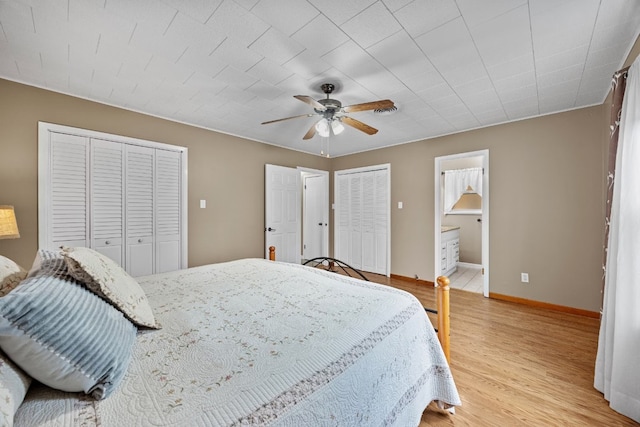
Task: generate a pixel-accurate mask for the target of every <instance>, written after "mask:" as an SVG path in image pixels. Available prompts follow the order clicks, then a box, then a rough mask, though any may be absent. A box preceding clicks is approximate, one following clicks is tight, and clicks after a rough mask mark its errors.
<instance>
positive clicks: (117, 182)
mask: <svg viewBox="0 0 640 427" xmlns="http://www.w3.org/2000/svg"><path fill="white" fill-rule="evenodd" d="M90 165H91V167H90V171H91V193H90V195H89V197H90V200H91V202H90V203H89V206H90V208H91V209H90V211H91V228H92V233H91V234H92V241H93V244H92V245H91V247H92V248H93V249H95V250H96V251H98V252H100V253H102V254H104V255H106V256H108V257H109V258H111V259H113V260H114V261H115V262H117V263H118V264H119V265H121V266H124V253H125V252H124V221H123V218H124V213H123V207H124V200H123V191H124V176H123V171H124V145H123V144H119V143H117V142H112V141H103V140H98V139H94V140H91V163H90Z"/></svg>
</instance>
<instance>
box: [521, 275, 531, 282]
mask: <svg viewBox="0 0 640 427" xmlns="http://www.w3.org/2000/svg"><path fill="white" fill-rule="evenodd" d="M520 281H521V282H522V283H529V273H520Z"/></svg>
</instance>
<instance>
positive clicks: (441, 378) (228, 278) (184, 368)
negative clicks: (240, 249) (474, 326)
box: [16, 259, 460, 427]
mask: <svg viewBox="0 0 640 427" xmlns="http://www.w3.org/2000/svg"><path fill="white" fill-rule="evenodd" d="M139 281H140V284H141V285H142V287H143V288H144V290H145V292H146V293H147V296H148V298H149V301H150V303H151V305H152V307H153V309H154V314H155V315H156V318H157V319H158V320H159V321H160V323H161V324H162V329H161V330H158V331H143V332H141V333H140V334H139V337H138V341H137V344H136V347H135V351H134V356H133V360H132V363H131V365H130V366H129V369H128V373H127V376H126V378H125V380H124V382H123V384H122V385H121V387H120V388H119V389H118V390H117V391H116V392H115V393H114V394H113V395H112V396H111V397H109V398H107V399H106V400H103V401H100V402H94V401H91V400H89V399H88V398H79V397H78V395H77V394H70V393H62V392H56V391H53V390H50V389H48V388H45V387H42V386H35V387H33V386H32V387H33V388H32V390H30V392H29V395H28V396H27V399H26V400H25V403H24V404H23V405H22V407H21V408H20V411H19V412H18V414H17V418H16V426H27V425H28V426H33V425H38V426H39V425H42V426H58V425H60V426H91V425H101V426H105V427H111V426H118V427H119V426H131V427H133V426H241V425H277V426H296V427H297V426H325V425H326V426H361V425H398V426H417V425H418V423H419V420H420V416H421V414H422V412H423V410H424V409H425V407H426V406H427V404H428V403H429V402H430V401H432V400H439V401H441V402H444V403H447V404H451V405H459V404H460V399H459V397H458V393H457V391H456V388H455V385H454V382H453V379H452V377H451V373H450V371H449V368H448V366H447V363H446V360H445V358H444V355H443V353H442V350H441V348H440V345H439V343H438V340H437V337H436V334H435V333H434V331H433V328H432V326H431V324H430V323H429V321H428V319H427V317H426V315H425V313H424V310H423V308H422V306H421V305H420V303H419V302H418V300H417V299H416V298H414V297H413V296H412V295H410V294H408V293H406V292H403V291H400V290H397V289H394V288H390V287H386V286H381V285H376V284H372V283H368V282H363V281H359V280H355V279H351V278H348V277H344V276H340V275H337V274H334V273H328V272H324V271H321V270H318V269H312V268H307V267H302V266H295V265H290V264H282V263H277V262H270V261H265V260H260V259H248V260H239V261H233V262H228V263H222V264H214V265H208V266H203V267H197V268H192V269H188V270H182V271H177V272H172V273H166V274H161V275H155V276H148V277H145V278H141V279H140V280H139Z"/></svg>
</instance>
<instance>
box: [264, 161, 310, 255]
mask: <svg viewBox="0 0 640 427" xmlns="http://www.w3.org/2000/svg"><path fill="white" fill-rule="evenodd" d="M265 166H266V167H265V196H264V199H265V226H264V232H265V238H264V240H265V258H268V257H269V247H270V246H275V248H276V260H278V261H284V262H291V263H300V256H301V251H300V225H301V212H300V211H301V209H300V206H301V203H300V171H298V170H297V169H293V168H286V167H283V166H276V165H269V164H267V165H265Z"/></svg>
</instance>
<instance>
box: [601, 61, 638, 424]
mask: <svg viewBox="0 0 640 427" xmlns="http://www.w3.org/2000/svg"><path fill="white" fill-rule="evenodd" d="M615 170H616V175H615V184H614V187H613V200H612V206H611V223H610V231H609V249H608V252H607V264H606V265H607V269H606V272H605V287H604V304H603V311H602V319H601V323H600V336H599V339H598V354H597V356H596V369H595V380H594V386H595V387H596V389H598V390H599V391H601V392H602V393H604V397H605V399H607V400H608V401H609V404H610V406H611V408H612V409H614V410H616V411H618V412H620V413H621V414H623V415H626V416H627V417H629V418H631V419H633V420H635V421H637V422H640V62H639V60H636V61H635V62H634V64H633V65H632V66H631V68H630V69H629V75H628V77H627V87H626V91H625V95H624V100H623V104H622V116H621V123H620V136H619V140H618V154H617V158H616V169H615Z"/></svg>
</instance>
